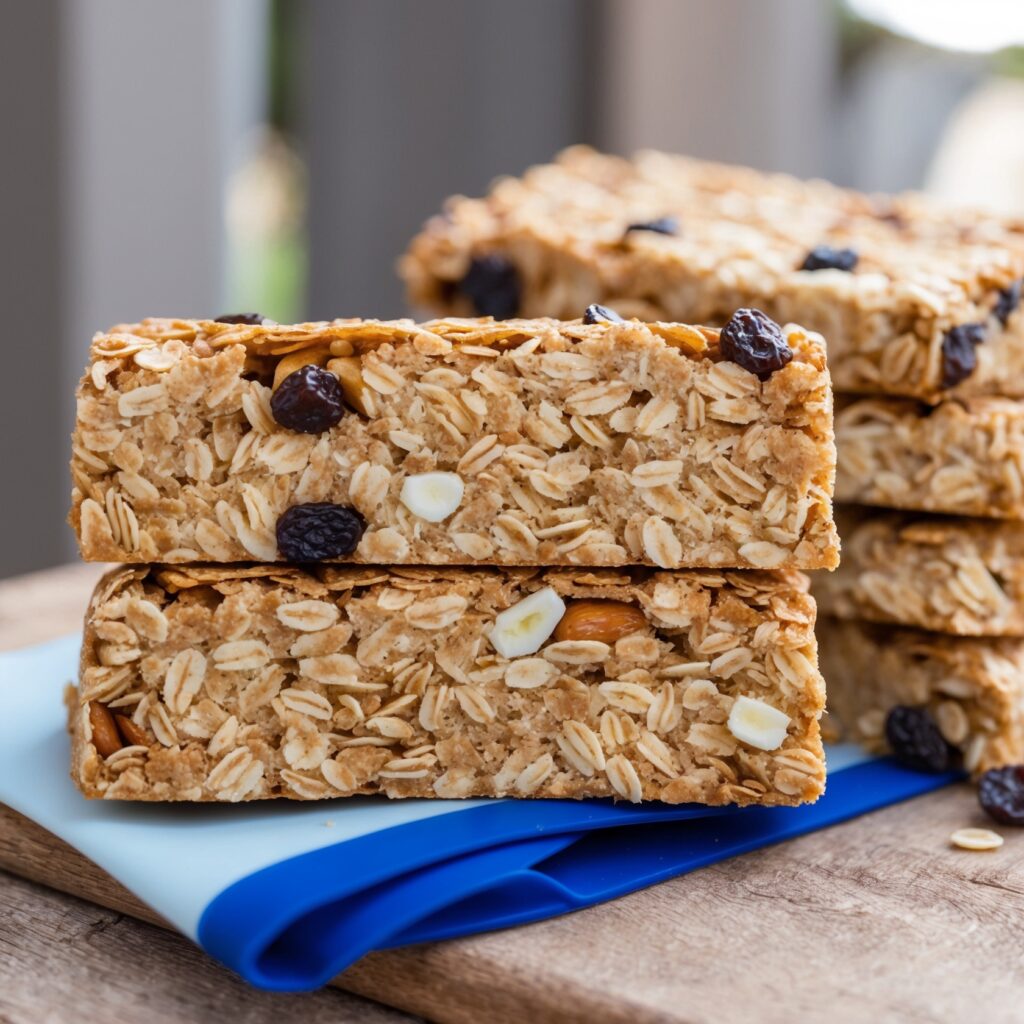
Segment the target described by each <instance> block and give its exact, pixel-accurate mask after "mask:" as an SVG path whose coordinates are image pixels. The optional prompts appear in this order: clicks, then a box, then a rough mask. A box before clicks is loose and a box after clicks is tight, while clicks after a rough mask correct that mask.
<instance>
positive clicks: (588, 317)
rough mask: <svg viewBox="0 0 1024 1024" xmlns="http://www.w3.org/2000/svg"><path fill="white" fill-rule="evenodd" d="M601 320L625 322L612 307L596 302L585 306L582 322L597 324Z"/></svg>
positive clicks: (612, 322)
mask: <svg viewBox="0 0 1024 1024" xmlns="http://www.w3.org/2000/svg"><path fill="white" fill-rule="evenodd" d="M602 321H603V322H605V323H609V324H624V323H625V322H626V321H625V320H623V319H622V317H621V316H619V314H618V313H616V312H615V310H614V309H609V308H608V307H607V306H599V305H597V303H596V302H595V303H593V304H592V305H590V306H587V311H586V312H585V313H584V314H583V322H584V323H585V324H599V323H601V322H602Z"/></svg>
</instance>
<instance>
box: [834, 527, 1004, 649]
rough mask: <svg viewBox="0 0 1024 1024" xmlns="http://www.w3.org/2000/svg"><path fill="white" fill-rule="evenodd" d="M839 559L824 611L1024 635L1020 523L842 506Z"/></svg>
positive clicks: (948, 629) (964, 632)
mask: <svg viewBox="0 0 1024 1024" xmlns="http://www.w3.org/2000/svg"><path fill="white" fill-rule="evenodd" d="M836 523H837V525H838V527H839V534H840V536H841V537H842V538H843V559H842V563H841V564H840V566H839V568H838V569H837V570H836V571H835V572H834V573H820V574H817V575H816V577H815V580H814V596H815V598H816V599H817V602H818V607H819V608H820V610H821V612H822V614H823V615H834V616H836V617H837V618H841V619H865V620H867V621H870V622H892V623H897V624H900V625H904V626H913V627H915V628H918V629H929V630H934V631H936V632H940V633H952V634H955V635H958V636H1024V524H1021V523H1009V522H995V523H993V522H986V521H984V520H978V519H949V518H942V517H934V518H922V517H920V516H913V515H909V514H907V513H902V514H901V513H889V514H878V513H874V514H872V513H867V512H862V511H857V510H853V509H848V508H840V509H839V510H838V513H837V516H836Z"/></svg>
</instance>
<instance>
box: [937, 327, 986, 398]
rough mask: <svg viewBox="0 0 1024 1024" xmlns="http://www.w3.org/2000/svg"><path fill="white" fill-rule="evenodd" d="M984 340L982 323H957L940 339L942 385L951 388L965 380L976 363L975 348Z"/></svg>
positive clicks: (972, 371)
mask: <svg viewBox="0 0 1024 1024" xmlns="http://www.w3.org/2000/svg"><path fill="white" fill-rule="evenodd" d="M984 340H985V328H984V326H983V325H982V324H959V325H958V326H957V327H953V328H951V329H950V330H948V331H946V335H945V337H944V338H943V339H942V386H943V387H944V388H951V387H954V386H955V385H957V384H959V383H960V382H961V381H963V380H967V378H968V377H970V375H971V374H972V373H974V368H975V367H976V366H977V365H978V354H977V352H975V351H974V350H975V348H977V346H978V345H980V344H981V343H982V342H983V341H984Z"/></svg>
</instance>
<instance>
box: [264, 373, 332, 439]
mask: <svg viewBox="0 0 1024 1024" xmlns="http://www.w3.org/2000/svg"><path fill="white" fill-rule="evenodd" d="M270 411H271V412H272V413H273V414H274V419H275V420H277V422H278V423H280V424H281V426H282V427H287V428H288V429H289V430H295V431H298V433H300V434H322V433H323V432H324V431H325V430H330V429H331V427H333V426H334V424H335V423H337V422H338V421H339V420H340V419H341V417H342V416H344V415H345V403H344V401H343V397H342V390H341V384H340V383H339V382H338V378H337V377H335V376H334V374H333V373H331V371H330V370H324V369H322V368H321V367H319V366H315V365H313V364H312V363H310V364H309V365H307V366H300V367H299V368H298V369H297V370H295V371H294V373H289V374H288V376H287V377H285V379H284V380H283V381H281V383H280V384H279V385H278V388H277V390H276V391H275V392H274V395H273V397H272V398H271V399H270Z"/></svg>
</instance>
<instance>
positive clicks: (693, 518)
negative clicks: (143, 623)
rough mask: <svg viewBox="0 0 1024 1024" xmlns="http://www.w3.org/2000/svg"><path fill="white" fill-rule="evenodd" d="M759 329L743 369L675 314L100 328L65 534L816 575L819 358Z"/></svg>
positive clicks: (101, 549)
mask: <svg viewBox="0 0 1024 1024" xmlns="http://www.w3.org/2000/svg"><path fill="white" fill-rule="evenodd" d="M779 338H780V340H781V343H782V344H783V345H787V344H788V348H787V351H786V352H785V356H786V358H787V359H788V362H787V363H786V365H784V366H782V367H781V368H779V369H776V370H775V371H774V372H771V373H769V374H760V375H758V374H755V373H752V372H750V371H749V370H746V369H744V368H743V367H742V366H741V365H739V363H737V362H734V361H731V360H727V359H725V358H724V357H723V354H722V352H721V351H720V347H719V332H718V331H715V330H706V329H701V328H695V327H689V326H686V325H682V324H662V323H650V324H643V323H640V322H635V321H634V322H629V323H611V322H607V321H600V322H596V323H582V322H581V321H579V320H577V321H574V322H572V323H563V322H558V321H553V320H513V321H507V322H495V321H493V320H489V319H488V320H439V321H433V322H431V323H426V324H415V323H413V322H412V321H408V320H399V321H393V322H386V323H385V322H379V321H361V320H338V321H333V322H331V323H317V324H302V325H299V326H291V327H286V326H281V325H277V324H270V323H263V324H260V325H251V324H225V323H217V322H212V321H208V320H199V321H195V320H146V321H144V322H142V323H139V324H128V325H123V326H121V327H118V328H115V329H114V330H113V331H111V332H110V333H107V334H100V335H97V336H96V338H95V339H94V341H93V344H92V362H91V365H90V367H89V370H88V371H87V373H86V375H85V377H84V378H83V380H82V382H81V385H80V388H79V396H78V422H77V427H76V430H75V435H74V456H73V460H72V474H73V480H74V497H73V508H72V512H71V522H72V524H73V526H74V528H75V530H76V531H77V533H78V538H79V543H80V546H81V550H82V553H83V555H84V556H85V558H87V559H90V560H99V561H115V562H128V563H151V562H165V563H189V562H197V561H200V562H201V561H212V562H219V563H227V562H236V561H246V560H248V561H253V560H256V561H261V562H270V561H287V562H310V561H317V560H322V561H351V562H357V563H363V564H391V565H394V564H463V565H466V564H506V565H507V564H518V565H530V564H542V565H543V564H546V565H618V564H626V563H633V564H637V563H640V564H648V565H657V566H660V567H662V568H675V567H679V566H686V567H743V568H748V567H752V568H763V569H769V568H778V567H796V568H822V567H825V568H827V567H831V566H833V565H834V564H835V563H836V561H837V558H838V550H837V540H836V534H835V527H834V524H833V522H832V514H831V491H832V484H833V476H834V462H835V450H834V444H833V438H832V408H831V392H830V386H829V378H828V371H827V369H826V366H825V359H824V347H823V344H822V342H821V339H820V338H819V337H817V336H814V335H809V334H807V333H805V332H804V331H802V330H801V329H800V328H797V327H790V328H789V329H788V331H787V333H786V335H785V337H784V338H783V336H782V335H779ZM282 393H283V394H282ZM279 397H280V398H281V401H280V402H279V401H278V399H279ZM282 421H283V422H285V423H288V424H290V426H284V425H282ZM296 428H298V429H296Z"/></svg>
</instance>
